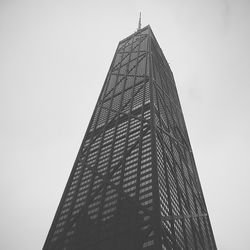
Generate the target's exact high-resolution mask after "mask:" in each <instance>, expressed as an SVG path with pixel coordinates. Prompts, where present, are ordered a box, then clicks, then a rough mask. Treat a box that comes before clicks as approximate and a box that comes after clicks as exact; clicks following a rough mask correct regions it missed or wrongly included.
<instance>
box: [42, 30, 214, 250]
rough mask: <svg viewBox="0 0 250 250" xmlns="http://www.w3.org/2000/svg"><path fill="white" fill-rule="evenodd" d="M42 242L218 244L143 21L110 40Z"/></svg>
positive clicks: (158, 246) (56, 245)
mask: <svg viewBox="0 0 250 250" xmlns="http://www.w3.org/2000/svg"><path fill="white" fill-rule="evenodd" d="M47 249H53V250H54V249H58V250H62V249H65V250H66V249H67V250H75V249H77V250H141V249H145V250H166V249H199V250H200V249H209V250H210V249H216V244H215V240H214V237H213V232H212V228H211V225H210V221H209V217H208V212H207V208H206V205H205V200H204V197H203V194H202V189H201V185H200V181H199V177H198V174H197V170H196V166H195V162H194V157H193V154H192V149H191V145H190V142H189V138H188V134H187V129H186V126H185V122H184V118H183V114H182V109H181V105H180V102H179V98H178V94H177V90H176V86H175V81H174V77H173V74H172V71H171V69H170V67H169V65H168V63H167V61H166V59H165V57H164V55H163V53H162V50H161V49H160V47H159V45H158V43H157V41H156V39H155V37H154V34H153V32H152V30H151V28H150V26H146V27H144V28H143V29H140V27H139V28H138V30H137V32H135V33H134V34H132V35H130V36H129V37H127V38H125V39H124V40H122V41H121V42H120V43H119V45H118V47H117V49H116V52H115V56H114V59H113V61H112V63H111V66H110V69H109V72H108V74H107V77H106V80H105V83H104V86H103V88H102V90H101V93H100V96H99V99H98V101H97V104H96V107H95V110H94V113H93V115H92V118H91V120H90V123H89V126H88V129H87V132H86V134H85V137H84V139H83V142H82V145H81V147H80V150H79V152H78V155H77V157H76V161H75V163H74V166H73V169H72V172H71V174H70V177H69V180H68V183H67V185H66V188H65V191H64V193H63V196H62V199H61V202H60V204H59V207H58V209H57V212H56V215H55V218H54V221H53V223H52V226H51V229H50V231H49V234H48V237H47V240H46V242H45V245H44V250H47Z"/></svg>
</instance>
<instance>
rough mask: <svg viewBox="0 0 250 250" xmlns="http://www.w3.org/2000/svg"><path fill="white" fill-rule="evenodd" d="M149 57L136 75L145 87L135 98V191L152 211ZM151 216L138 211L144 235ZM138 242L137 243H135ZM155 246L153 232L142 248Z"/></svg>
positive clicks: (137, 197) (141, 64) (142, 63)
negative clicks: (137, 111) (146, 132)
mask: <svg viewBox="0 0 250 250" xmlns="http://www.w3.org/2000/svg"><path fill="white" fill-rule="evenodd" d="M147 41H148V39H147V38H146V39H144V40H143V41H142V42H141V44H140V49H141V50H146V51H147ZM147 64H148V60H147V56H144V58H143V59H142V60H140V61H139V62H138V66H137V71H136V74H137V75H138V74H139V75H140V76H143V77H144V82H143V83H142V84H143V85H142V86H140V85H139V87H140V88H141V89H140V91H136V93H137V94H136V95H135V96H134V103H133V109H136V108H139V107H141V109H140V113H139V114H138V117H140V118H141V120H140V121H139V124H138V127H139V133H140V139H139V152H138V161H137V163H136V164H135V169H134V171H136V173H137V176H136V191H135V196H136V197H135V199H136V200H137V201H138V202H139V203H140V204H141V205H142V206H144V207H147V209H149V210H152V203H153V192H152V160H151V159H152V157H151V138H150V134H146V135H144V134H143V131H144V129H145V128H146V127H147V126H148V123H147V122H145V120H147V119H149V117H150V111H149V107H147V106H146V105H145V102H146V100H147V101H148V99H149V85H148V84H149V82H148V79H147V78H148V77H147ZM150 219H151V220H152V218H151V217H150V216H146V215H144V216H142V215H141V214H140V212H139V211H138V210H137V213H136V221H137V223H140V225H139V226H140V231H141V234H142V235H143V233H144V230H146V229H147V228H148V227H149V226H150V223H151V222H150ZM135 242H137V241H135ZM153 245H154V231H152V232H151V233H150V234H149V235H148V236H147V238H146V240H145V241H144V243H143V245H142V247H143V249H146V248H148V247H152V246H153Z"/></svg>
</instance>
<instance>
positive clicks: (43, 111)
mask: <svg viewBox="0 0 250 250" xmlns="http://www.w3.org/2000/svg"><path fill="white" fill-rule="evenodd" d="M139 11H142V25H143V26H145V25H147V24H150V25H151V27H152V29H153V32H154V33H155V36H156V38H157V40H158V42H159V44H160V46H161V48H162V49H163V51H164V53H165V56H166V58H167V60H168V61H169V64H170V66H171V68H172V71H173V73H174V76H175V80H176V84H177V88H178V91H179V96H180V99H181V103H182V108H183V111H184V115H185V119H186V123H187V127H188V131H189V136H190V140H191V144H192V147H193V151H194V156H195V159H196V164H197V167H198V171H199V175H200V179H201V183H202V186H203V192H204V195H205V199H206V203H207V207H208V210H209V214H210V219H211V223H212V226H213V231H214V235H215V239H216V242H217V246H218V249H221V250H236V249H237V250H238V249H240V250H245V249H246V250H247V249H249V242H248V241H249V239H248V238H249V225H250V215H249V211H250V200H249V198H250V197H249V196H250V195H249V191H250V181H249V176H250V157H249V155H250V153H249V140H250V134H249V126H250V122H249V121H250V118H249V106H250V98H249V90H250V87H249V84H250V81H249V80H250V75H249V67H250V49H249V45H250V28H249V26H250V1H248V0H246V1H243V0H234V1H233V0H231V1H230V0H228V1H227V0H206V1H205V0H185V1H184V0H175V1H170V0H144V1H143V0H137V1H136V0H126V1H117V0H113V1H107V0H106V1H96V0H91V1H85V0H81V1H80V0H79V1H76V0H71V1H56V0H49V1H35V0H30V1H26V0H23V1H12V0H1V1H0V114H1V115H0V119H1V120H0V121H1V122H0V139H1V140H0V150H1V157H0V166H1V175H0V195H1V198H2V199H1V201H2V202H1V206H0V215H1V223H0V249H8V250H16V249H20V250H34V249H41V248H42V246H43V244H44V241H45V238H46V236H47V233H48V230H49V228H50V225H51V222H52V219H53V217H54V214H55V212H56V208H57V206H58V203H59V200H60V198H61V195H62V192H63V189H64V187H65V184H66V181H67V179H68V176H69V173H70V170H71V168H72V166H73V162H74V160H75V157H76V154H77V151H78V149H79V146H80V143H81V141H82V139H83V136H84V133H85V131H86V128H87V125H88V122H89V120H90V116H91V114H92V112H93V109H94V105H95V103H96V101H97V98H98V95H99V93H100V90H101V87H102V85H103V82H104V79H105V77H106V74H107V71H108V68H109V66H110V63H111V60H112V58H113V55H114V52H115V49H116V46H117V44H118V42H119V41H120V40H122V39H123V38H125V37H126V36H128V35H130V34H131V33H133V32H134V31H135V30H136V28H137V22H138V13H139Z"/></svg>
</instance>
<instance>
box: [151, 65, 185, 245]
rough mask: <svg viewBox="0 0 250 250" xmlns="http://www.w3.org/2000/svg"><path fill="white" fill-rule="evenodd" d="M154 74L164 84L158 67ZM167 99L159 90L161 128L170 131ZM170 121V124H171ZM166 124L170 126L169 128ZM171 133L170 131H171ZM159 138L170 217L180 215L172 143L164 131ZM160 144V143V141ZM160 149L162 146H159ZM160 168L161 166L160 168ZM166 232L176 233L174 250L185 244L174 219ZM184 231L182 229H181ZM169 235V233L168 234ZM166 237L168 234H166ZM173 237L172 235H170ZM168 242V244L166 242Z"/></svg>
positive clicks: (165, 223)
mask: <svg viewBox="0 0 250 250" xmlns="http://www.w3.org/2000/svg"><path fill="white" fill-rule="evenodd" d="M153 73H154V76H156V77H157V79H158V81H159V84H161V83H162V79H161V76H160V73H159V71H158V70H157V67H156V65H154V67H153ZM165 101H166V98H164V97H163V98H162V96H160V93H159V91H158V90H157V95H156V96H155V105H156V107H157V109H159V110H160V115H161V116H162V115H163V119H160V118H159V127H160V128H162V129H165V130H169V128H170V127H173V120H172V119H171V115H170V113H169V110H168V107H167V106H166V105H165V103H164V102H165ZM169 120H170V122H169ZM166 124H168V126H167V128H165V127H166ZM169 132H170V130H169ZM158 134H159V138H160V141H161V147H162V148H163V161H164V174H165V178H166V179H165V180H166V187H167V193H168V206H169V215H170V216H173V215H179V214H180V213H181V212H182V210H181V199H180V193H179V191H180V190H179V186H178V180H177V178H176V172H175V167H176V166H175V162H174V156H173V151H172V149H171V141H170V138H169V136H167V135H166V134H165V133H164V134H163V132H162V130H160V131H159V130H158ZM158 143H159V141H158ZM158 147H160V145H159V144H158ZM158 168H160V164H159V166H158ZM163 225H164V228H165V231H166V230H167V228H169V230H170V228H171V232H174V234H173V235H172V239H171V240H172V241H173V243H172V244H173V245H174V248H177V244H178V246H181V245H182V244H183V240H184V239H183V238H180V234H179V231H180V229H179V227H178V225H177V224H176V222H175V221H174V219H171V220H170V222H169V221H168V222H166V221H165V222H164V223H163ZM181 229H182V228H181ZM168 234H169V233H168ZM164 235H166V234H164ZM170 235H171V234H170ZM184 237H185V231H184ZM166 242H168V241H167V240H166Z"/></svg>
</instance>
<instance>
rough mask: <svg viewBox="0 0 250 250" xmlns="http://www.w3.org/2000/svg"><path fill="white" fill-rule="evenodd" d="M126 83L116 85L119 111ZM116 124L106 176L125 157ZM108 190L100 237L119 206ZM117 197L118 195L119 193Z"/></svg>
mask: <svg viewBox="0 0 250 250" xmlns="http://www.w3.org/2000/svg"><path fill="white" fill-rule="evenodd" d="M131 46H132V45H131ZM125 51H127V48H125ZM130 54H131V52H130ZM129 58H130V56H129ZM123 67H124V66H122V65H120V69H119V71H118V73H120V70H122V68H123ZM125 67H126V68H127V67H128V66H127V65H126V66H125ZM118 79H119V78H118ZM124 83H125V79H124V80H123V84H121V82H119V84H117V85H116V87H115V88H114V89H115V91H116V93H119V92H120V94H119V95H117V96H116V97H115V98H116V99H115V98H114V99H113V105H112V108H113V109H115V110H117V112H120V110H121V104H122V100H123V96H124V89H125V84H124ZM117 88H118V90H117ZM114 126H115V133H114V140H113V142H112V146H111V151H112V154H110V155H109V161H108V167H107V174H106V178H107V176H108V175H109V174H110V173H111V172H113V170H114V168H115V167H117V164H118V163H119V162H120V160H121V159H122V158H123V157H124V142H122V141H121V140H117V135H118V127H119V119H117V120H116V122H115V125H114ZM115 172H116V171H115ZM110 181H111V180H110ZM106 190H107V187H106V186H105V187H104V188H103V190H102V209H101V210H100V212H99V221H98V224H99V225H101V227H100V234H99V237H102V235H106V231H107V227H108V224H110V223H108V222H106V223H105V224H103V223H101V222H103V221H105V220H107V219H108V218H111V217H114V214H115V211H116V207H117V199H115V200H113V201H112V202H110V201H109V197H108V196H107V195H106V198H105V194H106ZM117 197H118V195H117ZM107 223H108V224H107ZM104 225H105V226H104ZM112 225H113V223H111V225H109V226H112ZM113 226H114V225H113Z"/></svg>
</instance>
